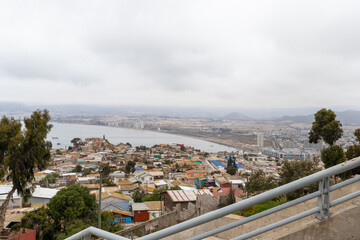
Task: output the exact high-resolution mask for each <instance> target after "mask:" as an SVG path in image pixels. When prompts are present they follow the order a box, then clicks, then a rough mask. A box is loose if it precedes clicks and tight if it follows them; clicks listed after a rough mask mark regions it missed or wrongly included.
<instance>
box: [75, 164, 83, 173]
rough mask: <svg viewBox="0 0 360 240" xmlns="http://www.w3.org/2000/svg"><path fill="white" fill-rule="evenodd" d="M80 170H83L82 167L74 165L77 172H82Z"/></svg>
mask: <svg viewBox="0 0 360 240" xmlns="http://www.w3.org/2000/svg"><path fill="white" fill-rule="evenodd" d="M82 170H83V168H82V166H81V165H80V164H78V165H76V166H75V172H77V173H79V172H82Z"/></svg>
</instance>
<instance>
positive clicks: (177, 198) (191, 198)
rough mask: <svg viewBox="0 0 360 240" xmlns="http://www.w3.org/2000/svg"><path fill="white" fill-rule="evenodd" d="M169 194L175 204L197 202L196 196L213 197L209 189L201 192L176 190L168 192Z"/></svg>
mask: <svg viewBox="0 0 360 240" xmlns="http://www.w3.org/2000/svg"><path fill="white" fill-rule="evenodd" d="M167 194H169V196H170V197H171V199H172V201H173V202H195V201H196V195H204V194H207V195H211V196H212V193H211V192H210V190H209V189H201V190H174V191H167Z"/></svg>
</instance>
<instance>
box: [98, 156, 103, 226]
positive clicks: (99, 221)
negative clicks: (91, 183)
mask: <svg viewBox="0 0 360 240" xmlns="http://www.w3.org/2000/svg"><path fill="white" fill-rule="evenodd" d="M99 174H100V184H99V218H98V227H99V229H101V184H102V171H101V163H100V166H99Z"/></svg>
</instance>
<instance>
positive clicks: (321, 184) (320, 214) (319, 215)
mask: <svg viewBox="0 0 360 240" xmlns="http://www.w3.org/2000/svg"><path fill="white" fill-rule="evenodd" d="M319 192H320V195H319V197H318V200H317V206H318V209H319V211H318V213H317V214H316V218H318V219H322V218H323V201H324V200H323V199H324V179H321V180H320V181H319Z"/></svg>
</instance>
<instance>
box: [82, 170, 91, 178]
mask: <svg viewBox="0 0 360 240" xmlns="http://www.w3.org/2000/svg"><path fill="white" fill-rule="evenodd" d="M91 173H92V171H91V169H90V168H84V169H83V175H84V176H87V175H89V174H91Z"/></svg>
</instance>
